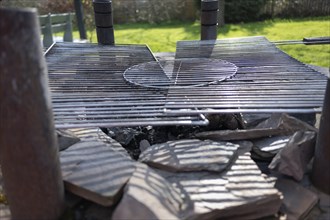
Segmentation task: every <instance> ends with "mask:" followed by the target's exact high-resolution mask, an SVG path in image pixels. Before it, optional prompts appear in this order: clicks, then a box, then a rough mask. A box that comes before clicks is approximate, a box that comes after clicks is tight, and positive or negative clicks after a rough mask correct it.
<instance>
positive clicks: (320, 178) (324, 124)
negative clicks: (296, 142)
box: [312, 78, 330, 194]
mask: <svg viewBox="0 0 330 220" xmlns="http://www.w3.org/2000/svg"><path fill="white" fill-rule="evenodd" d="M329 170H330V79H329V78H328V84H327V89H326V92H325V98H324V104H323V110H322V115H321V122H320V130H319V134H318V136H317V141H316V148H315V157H314V163H313V170H312V182H313V184H314V185H315V186H316V187H317V188H318V189H320V190H322V191H323V192H325V193H327V194H330V172H329Z"/></svg>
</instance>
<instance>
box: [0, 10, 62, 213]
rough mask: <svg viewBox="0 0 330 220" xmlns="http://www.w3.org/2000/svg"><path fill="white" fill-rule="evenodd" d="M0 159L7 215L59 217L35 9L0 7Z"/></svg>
mask: <svg viewBox="0 0 330 220" xmlns="http://www.w3.org/2000/svg"><path fill="white" fill-rule="evenodd" d="M0 33H1V34H0V77H1V80H0V110H1V111H0V122H1V123H0V163H1V169H2V173H3V179H4V186H5V194H6V196H7V199H8V203H9V207H10V211H11V213H12V219H58V218H59V217H60V216H61V214H62V211H63V208H64V187H63V180H62V176H61V170H60V165H59V157H58V147H57V141H56V136H55V129H54V125H53V116H52V110H51V102H50V96H49V91H48V78H47V67H46V63H45V60H44V57H43V51H42V47H41V41H40V36H41V34H40V27H39V20H38V17H37V12H36V10H32V9H24V10H23V9H4V8H0Z"/></svg>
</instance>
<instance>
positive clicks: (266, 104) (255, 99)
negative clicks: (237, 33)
mask: <svg viewBox="0 0 330 220" xmlns="http://www.w3.org/2000/svg"><path fill="white" fill-rule="evenodd" d="M176 58H177V59H182V58H194V59H196V58H212V59H223V60H227V61H228V62H231V63H233V64H235V65H236V66H237V67H238V71H237V74H236V75H235V77H233V78H230V79H227V80H226V81H224V82H221V83H219V84H216V85H215V84H212V85H209V86H205V87H199V88H198V89H192V88H181V89H177V88H170V89H169V91H168V97H167V103H166V110H167V113H168V114H171V113H175V114H180V113H181V114H186V113H193V112H196V113H197V110H198V113H236V112H251V113H267V112H286V113H312V112H320V111H321V107H322V103H323V99H324V93H325V87H326V80H327V77H325V76H324V75H322V74H321V73H318V72H316V71H315V70H313V69H311V68H309V67H308V66H306V65H304V64H302V63H300V62H299V61H297V60H295V59H293V58H292V57H290V56H289V55H287V54H285V53H284V52H282V51H281V50H279V49H278V48H277V47H276V46H275V45H274V44H272V43H270V42H269V41H268V40H267V39H266V38H264V37H249V38H237V39H226V40H217V41H213V40H212V41H182V42H178V43H177V53H176ZM202 74H203V73H201V75H202ZM183 98H185V99H187V100H189V103H184V102H182V101H181V100H182V99H183ZM182 108H184V109H186V111H182ZM188 109H189V110H188Z"/></svg>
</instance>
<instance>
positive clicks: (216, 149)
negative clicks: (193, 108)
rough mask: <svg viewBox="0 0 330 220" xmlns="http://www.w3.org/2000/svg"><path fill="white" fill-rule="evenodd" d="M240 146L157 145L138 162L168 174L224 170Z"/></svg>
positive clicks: (188, 141) (204, 143) (182, 142)
mask: <svg viewBox="0 0 330 220" xmlns="http://www.w3.org/2000/svg"><path fill="white" fill-rule="evenodd" d="M238 147H239V145H237V144H233V143H230V142H215V141H210V140H205V141H201V140H198V139H185V140H178V141H169V142H166V143H163V144H155V145H153V146H151V147H149V148H148V149H146V150H145V151H143V152H142V153H141V155H140V158H139V161H140V162H144V163H147V164H148V165H150V166H153V167H156V168H159V169H164V170H168V171H175V172H179V171H203V170H204V171H214V172H221V171H223V170H224V169H225V168H226V167H227V166H228V165H229V164H230V162H231V160H232V158H234V156H236V151H237V149H238Z"/></svg>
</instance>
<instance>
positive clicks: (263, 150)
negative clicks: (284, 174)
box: [252, 136, 291, 161]
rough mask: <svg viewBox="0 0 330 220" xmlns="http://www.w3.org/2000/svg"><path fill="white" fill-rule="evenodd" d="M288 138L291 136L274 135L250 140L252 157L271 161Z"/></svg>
mask: <svg viewBox="0 0 330 220" xmlns="http://www.w3.org/2000/svg"><path fill="white" fill-rule="evenodd" d="M290 138H291V136H275V137H268V138H260V139H254V140H252V142H253V148H252V150H253V154H252V156H253V158H254V159H259V160H268V161H271V160H272V159H273V157H274V156H275V155H276V154H277V153H278V152H279V151H280V150H282V149H283V148H284V147H285V146H286V145H287V144H288V142H289V140H290Z"/></svg>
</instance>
